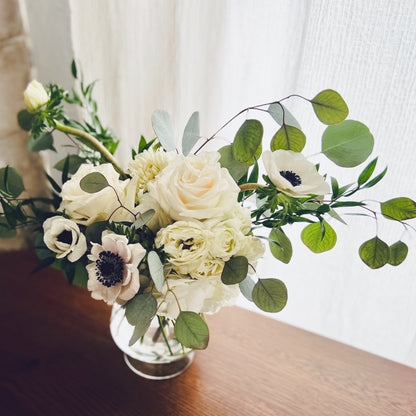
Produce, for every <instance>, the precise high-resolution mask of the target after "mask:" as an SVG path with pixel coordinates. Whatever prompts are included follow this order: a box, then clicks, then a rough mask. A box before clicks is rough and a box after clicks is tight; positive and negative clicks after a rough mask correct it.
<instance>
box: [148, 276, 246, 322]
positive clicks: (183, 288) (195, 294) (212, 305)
mask: <svg viewBox="0 0 416 416" xmlns="http://www.w3.org/2000/svg"><path fill="white" fill-rule="evenodd" d="M167 282H168V286H169V289H170V290H168V286H167V285H166V284H165V285H164V288H163V290H162V293H158V292H157V293H155V294H154V295H155V297H156V298H157V300H158V303H159V305H160V307H159V309H158V314H159V315H162V316H166V317H167V318H169V319H176V318H177V317H178V315H179V308H178V302H179V304H180V307H181V310H186V311H192V312H195V313H206V314H213V313H216V312H218V310H219V309H221V308H222V307H224V306H232V305H234V304H235V302H236V300H237V297H238V295H239V293H240V290H239V287H238V285H224V284H223V283H222V282H221V280H219V279H218V278H216V277H212V278H208V279H201V280H194V279H186V278H183V277H180V276H175V275H170V276H168V277H167ZM172 292H173V293H174V294H173V293H172ZM175 296H176V298H175Z"/></svg>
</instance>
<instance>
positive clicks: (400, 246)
mask: <svg viewBox="0 0 416 416" xmlns="http://www.w3.org/2000/svg"><path fill="white" fill-rule="evenodd" d="M408 251H409V248H408V247H407V245H406V244H405V243H403V241H397V242H396V243H394V244H392V245H391V246H390V257H389V261H388V263H389V264H390V265H392V266H398V265H399V264H402V263H403V262H404V261H405V259H406V257H407V253H408Z"/></svg>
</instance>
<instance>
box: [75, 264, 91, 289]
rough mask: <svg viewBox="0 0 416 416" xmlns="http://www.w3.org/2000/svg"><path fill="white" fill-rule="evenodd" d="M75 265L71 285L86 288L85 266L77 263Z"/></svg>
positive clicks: (86, 273) (86, 275)
mask: <svg viewBox="0 0 416 416" xmlns="http://www.w3.org/2000/svg"><path fill="white" fill-rule="evenodd" d="M74 264H75V275H74V279H73V280H72V284H74V285H77V286H81V287H83V288H85V289H86V288H87V285H88V272H87V269H86V268H85V265H84V264H82V262H80V261H77V262H75V263H74Z"/></svg>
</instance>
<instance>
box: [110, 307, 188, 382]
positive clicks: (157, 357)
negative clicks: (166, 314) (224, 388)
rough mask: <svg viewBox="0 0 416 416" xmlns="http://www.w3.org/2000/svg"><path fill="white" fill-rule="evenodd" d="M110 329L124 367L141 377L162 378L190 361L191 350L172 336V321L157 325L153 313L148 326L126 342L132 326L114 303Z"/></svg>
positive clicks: (170, 374) (174, 372) (169, 375)
mask: <svg viewBox="0 0 416 416" xmlns="http://www.w3.org/2000/svg"><path fill="white" fill-rule="evenodd" d="M110 331H111V335H112V337H113V340H114V342H115V343H116V345H117V346H118V348H120V349H121V351H123V352H124V360H125V362H126V364H127V365H128V367H129V368H130V369H131V370H132V371H134V372H135V373H136V374H139V375H140V376H142V377H145V378H148V379H152V380H165V379H169V378H173V377H176V376H178V375H179V374H181V373H183V372H184V371H185V370H186V369H187V368H188V367H189V366H190V364H191V363H192V360H193V358H194V354H195V352H194V351H193V350H192V349H189V348H184V347H182V345H181V344H180V343H179V342H178V341H177V340H176V338H175V333H174V329H173V325H172V324H167V325H161V324H159V320H158V318H157V316H156V317H155V318H153V320H152V322H151V324H150V328H149V329H148V330H147V332H146V333H145V334H144V336H143V337H142V338H141V339H139V340H138V341H137V342H136V343H135V344H133V345H132V346H129V341H130V338H131V336H132V334H133V331H134V327H133V326H132V325H130V324H129V322H128V321H127V318H126V317H125V314H124V309H123V308H122V307H121V306H120V305H118V304H115V305H114V306H113V309H112V311H111V320H110Z"/></svg>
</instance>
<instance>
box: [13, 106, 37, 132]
mask: <svg viewBox="0 0 416 416" xmlns="http://www.w3.org/2000/svg"><path fill="white" fill-rule="evenodd" d="M34 117H35V115H34V114H32V113H29V111H27V110H21V111H19V112H18V113H17V122H18V123H19V126H20V128H21V129H22V130H24V131H29V130H30V129H31V128H32V122H33V119H34Z"/></svg>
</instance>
